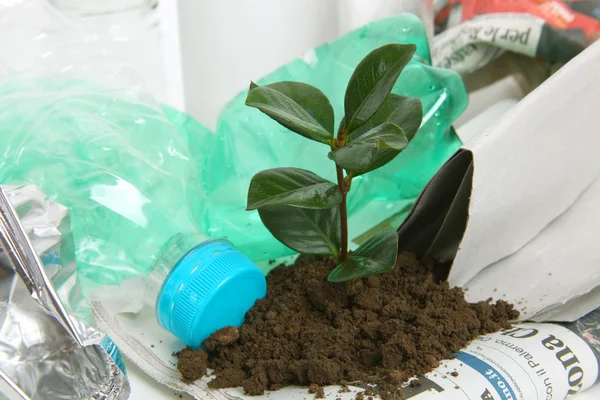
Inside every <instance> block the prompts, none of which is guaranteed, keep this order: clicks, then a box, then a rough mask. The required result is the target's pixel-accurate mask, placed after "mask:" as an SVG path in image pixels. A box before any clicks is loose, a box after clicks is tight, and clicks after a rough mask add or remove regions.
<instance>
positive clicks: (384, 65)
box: [344, 44, 417, 132]
mask: <svg viewBox="0 0 600 400" xmlns="http://www.w3.org/2000/svg"><path fill="white" fill-rule="evenodd" d="M416 50H417V47H416V46H415V45H413V44H388V45H386V46H383V47H380V48H378V49H375V50H373V51H372V52H371V53H369V54H368V55H367V56H366V57H365V58H364V59H363V60H362V61H361V62H360V64H358V66H357V67H356V69H355V70H354V73H353V74H352V77H351V78H350V82H349V83H348V88H347V89H346V96H345V97H344V111H345V113H346V116H345V124H346V130H347V131H348V132H352V131H353V130H355V129H356V128H358V127H360V126H361V125H362V124H364V123H365V122H367V121H368V120H369V118H371V117H372V116H373V114H375V112H377V110H378V109H379V108H380V107H381V105H382V104H383V102H384V101H385V100H386V99H387V97H388V95H389V94H390V92H391V90H392V87H393V86H394V84H395V83H396V80H397V79H398V76H400V73H401V72H402V70H403V69H404V67H405V66H406V64H408V62H409V61H410V59H411V58H412V56H413V54H415V51H416Z"/></svg>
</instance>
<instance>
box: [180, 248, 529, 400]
mask: <svg viewBox="0 0 600 400" xmlns="http://www.w3.org/2000/svg"><path fill="white" fill-rule="evenodd" d="M334 267H335V261H334V260H333V259H330V258H323V257H314V256H300V257H299V258H298V259H297V261H296V263H295V264H294V265H293V266H290V267H285V266H283V265H281V266H278V267H276V268H275V269H274V270H272V271H271V273H270V274H269V276H268V277H267V282H268V291H267V296H266V298H264V299H261V300H259V301H257V303H256V304H255V305H254V307H253V308H252V309H251V310H250V311H249V312H248V313H247V315H246V322H245V323H244V325H243V326H242V327H241V328H240V329H239V330H237V329H235V328H229V329H228V330H227V331H225V330H221V331H218V332H216V333H215V334H214V335H213V336H212V337H211V338H210V339H208V340H207V341H206V342H205V345H206V348H207V349H209V351H208V367H209V368H213V369H214V370H215V372H214V375H216V377H217V378H216V379H215V380H213V381H211V382H210V383H209V387H212V388H224V387H236V386H242V387H243V388H244V391H245V393H246V394H248V395H260V394H263V393H264V391H265V390H277V389H280V388H282V387H284V386H288V385H301V386H309V385H311V384H315V385H318V386H326V385H333V384H345V383H348V384H351V385H360V384H371V385H377V387H378V389H379V393H378V394H379V395H381V396H382V397H383V398H384V399H402V398H403V397H404V396H403V394H402V390H400V389H398V388H399V387H400V386H401V384H402V383H404V382H406V381H407V380H408V379H410V378H411V377H413V376H417V375H423V374H426V373H427V372H430V371H431V370H433V369H434V368H436V367H437V366H438V365H439V363H440V361H441V360H444V359H451V358H453V357H454V356H453V354H454V353H455V352H456V351H458V350H460V349H461V348H463V347H465V346H466V345H467V344H468V342H470V341H471V340H473V339H475V338H476V337H477V336H479V335H482V334H486V333H490V332H495V331H497V330H499V329H501V328H503V327H506V326H508V321H509V320H512V319H515V318H517V317H518V312H517V311H515V310H514V308H513V306H512V305H510V304H508V303H506V302H504V301H502V300H499V301H497V302H496V303H495V304H491V302H479V303H475V304H469V303H467V302H466V300H465V298H464V292H463V291H462V289H460V288H450V287H449V285H448V283H447V282H436V281H435V280H434V279H433V275H432V274H431V273H430V272H429V271H428V270H427V268H426V267H425V266H424V265H422V264H421V263H420V262H419V261H418V260H417V259H416V258H415V257H414V256H412V255H407V254H403V255H400V256H399V257H398V261H397V263H396V268H394V269H393V270H392V271H390V272H388V273H386V274H382V275H377V276H371V277H368V278H364V279H360V280H355V281H352V282H348V283H343V284H341V283H337V284H334V283H329V282H327V276H328V274H329V272H330V271H331V270H332V269H333V268H334ZM234 337H235V339H234ZM186 350H187V349H186ZM186 350H183V351H182V352H180V353H178V357H179V364H180V366H179V369H180V371H182V373H183V372H185V375H184V379H185V380H187V381H189V380H190V379H192V378H191V376H192V374H191V373H190V370H191V367H190V366H189V365H188V361H189V360H190V359H189V358H187V357H188V355H187V352H186ZM190 351H191V350H190ZM197 353H199V354H204V356H198V362H199V364H200V366H199V368H198V369H197V370H194V372H195V374H193V376H195V377H198V378H199V377H200V376H198V375H197V373H199V372H200V371H202V370H204V372H205V371H206V364H205V357H206V353H204V352H203V351H198V352H197ZM203 362H204V364H202V363H203ZM373 395H375V394H374V393H364V394H363V398H364V397H365V396H373ZM357 398H358V396H357Z"/></svg>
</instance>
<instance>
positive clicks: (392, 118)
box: [350, 93, 423, 142]
mask: <svg viewBox="0 0 600 400" xmlns="http://www.w3.org/2000/svg"><path fill="white" fill-rule="evenodd" d="M422 119H423V105H422V104H421V100H419V99H417V98H415V97H407V96H400V95H397V94H394V93H392V94H390V95H389V96H388V98H387V99H386V100H385V102H384V103H383V104H382V105H381V108H379V110H377V112H376V113H375V114H374V115H373V116H372V117H371V118H370V119H369V120H368V121H367V122H365V123H364V124H363V125H362V126H361V127H360V128H358V129H356V130H355V131H353V132H352V133H351V134H350V141H353V140H354V139H356V138H357V137H359V136H361V135H363V134H365V133H366V132H368V131H369V130H371V129H373V128H375V127H377V126H379V125H381V124H383V123H386V122H391V123H393V124H395V125H398V126H399V127H400V128H402V130H403V131H404V134H405V135H406V138H407V139H408V141H409V142H410V141H411V140H412V139H413V137H415V134H416V133H417V131H418V130H419V127H420V126H421V120H422Z"/></svg>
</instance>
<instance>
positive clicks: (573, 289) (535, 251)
mask: <svg viewBox="0 0 600 400" xmlns="http://www.w3.org/2000/svg"><path fill="white" fill-rule="evenodd" d="M599 150H600V43H596V44H595V45H593V46H591V47H590V48H588V49H587V50H586V51H585V52H583V53H582V54H581V55H579V56H578V57H577V58H575V59H574V60H572V61H571V62H570V63H569V64H567V65H566V66H565V67H563V68H562V69H561V70H559V71H558V72H557V73H556V74H555V75H554V76H552V77H551V78H550V79H548V80H547V81H546V82H545V83H544V84H542V85H541V86H540V87H539V88H537V89H536V90H535V91H533V92H532V93H531V94H530V95H528V96H527V97H526V98H525V99H523V100H522V101H521V102H520V103H519V104H518V105H516V106H515V107H513V108H512V109H511V111H510V112H508V113H507V114H506V115H505V116H504V117H503V118H502V119H501V120H500V121H498V122H497V123H496V124H495V126H493V127H490V128H489V129H487V130H485V131H483V132H482V133H480V134H479V135H477V136H476V137H475V138H473V139H472V140H470V141H469V142H467V143H466V144H465V145H464V146H463V148H462V149H461V150H460V151H459V152H458V153H457V154H456V155H455V156H454V157H453V158H452V159H451V160H449V161H448V163H446V165H445V166H444V167H442V169H441V170H440V171H439V172H438V174H437V175H436V176H435V177H434V178H433V179H432V180H431V182H430V183H429V185H428V186H427V187H426V189H425V190H424V191H423V193H422V194H421V196H420V198H419V200H418V202H417V204H416V205H415V207H414V209H413V211H412V213H411V215H410V216H409V217H408V218H407V220H406V221H405V223H404V224H403V225H402V226H401V227H400V228H399V235H400V248H401V250H407V251H413V252H415V253H417V254H419V255H421V256H425V257H426V258H431V259H433V260H435V261H437V262H440V263H442V264H441V267H440V268H438V271H437V274H438V275H439V276H440V277H442V278H443V277H448V280H449V281H450V284H451V285H457V286H462V287H464V288H465V289H467V290H468V292H467V298H468V300H470V301H475V300H484V299H486V298H488V297H490V296H493V297H494V298H501V299H504V300H507V301H509V302H512V303H514V304H515V305H516V306H517V308H518V309H519V310H520V311H521V319H523V320H525V319H528V320H531V319H533V320H563V321H565V320H569V321H570V320H574V319H577V318H579V317H581V316H582V315H584V314H586V313H587V312H589V311H592V310H593V309H595V308H597V307H598V306H600V289H599V290H597V291H594V289H595V288H597V287H598V286H599V285H600V252H599V251H598V248H599V247H600V180H599V177H600V154H599V153H598V152H599ZM448 269H449V270H448Z"/></svg>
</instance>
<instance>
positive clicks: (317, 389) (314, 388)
mask: <svg viewBox="0 0 600 400" xmlns="http://www.w3.org/2000/svg"><path fill="white" fill-rule="evenodd" d="M308 393H310V394H314V395H315V399H324V398H325V391H324V390H323V388H322V387H321V386H319V385H317V384H316V383H311V384H310V385H309V386H308Z"/></svg>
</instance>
